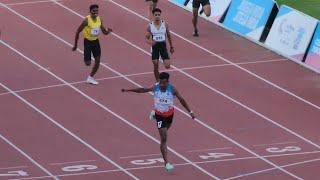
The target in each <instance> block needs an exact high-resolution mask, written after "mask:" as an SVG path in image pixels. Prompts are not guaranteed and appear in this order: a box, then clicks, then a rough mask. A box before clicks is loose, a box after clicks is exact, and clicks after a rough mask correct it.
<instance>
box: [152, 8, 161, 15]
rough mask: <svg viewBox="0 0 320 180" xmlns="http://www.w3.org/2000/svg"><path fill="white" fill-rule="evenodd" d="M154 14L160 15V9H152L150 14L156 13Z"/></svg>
mask: <svg viewBox="0 0 320 180" xmlns="http://www.w3.org/2000/svg"><path fill="white" fill-rule="evenodd" d="M156 12H159V13H161V12H162V11H161V9H159V8H154V9H153V10H152V14H154V13H156Z"/></svg>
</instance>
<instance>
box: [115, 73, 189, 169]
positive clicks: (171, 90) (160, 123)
mask: <svg viewBox="0 0 320 180" xmlns="http://www.w3.org/2000/svg"><path fill="white" fill-rule="evenodd" d="M159 79H160V81H159V82H158V83H156V84H155V85H154V86H153V87H150V88H136V89H122V90H121V91H122V92H136V93H146V92H151V91H153V93H154V116H153V118H154V119H155V120H156V121H157V128H158V130H159V134H160V139H161V143H160V150H161V154H162V157H163V160H164V163H165V169H166V170H167V171H170V170H172V169H173V165H172V164H171V163H169V161H168V157H167V131H168V130H169V128H170V127H171V124H172V120H173V114H174V107H173V100H174V97H177V98H178V99H179V101H180V103H181V105H182V106H183V107H184V108H185V109H186V110H187V111H188V112H189V114H190V116H191V118H192V119H194V118H195V116H194V114H193V112H192V111H191V110H190V108H189V106H188V104H187V102H186V101H185V100H184V98H183V97H182V96H181V95H180V94H179V92H178V90H177V89H176V88H175V87H174V86H173V85H172V84H170V83H169V74H168V73H166V72H162V73H160V75H159Z"/></svg>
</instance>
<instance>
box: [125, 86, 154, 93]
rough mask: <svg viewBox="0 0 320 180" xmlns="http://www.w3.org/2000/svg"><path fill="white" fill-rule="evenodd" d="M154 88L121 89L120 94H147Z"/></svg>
mask: <svg viewBox="0 0 320 180" xmlns="http://www.w3.org/2000/svg"><path fill="white" fill-rule="evenodd" d="M153 89H154V87H150V88H144V87H143V88H134V89H121V91H122V92H135V93H147V92H150V91H153Z"/></svg>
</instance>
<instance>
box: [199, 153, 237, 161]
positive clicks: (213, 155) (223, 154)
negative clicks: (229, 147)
mask: <svg viewBox="0 0 320 180" xmlns="http://www.w3.org/2000/svg"><path fill="white" fill-rule="evenodd" d="M230 156H234V154H232V153H208V155H200V156H199V157H200V158H201V159H205V160H207V159H211V158H213V159H219V158H223V157H230Z"/></svg>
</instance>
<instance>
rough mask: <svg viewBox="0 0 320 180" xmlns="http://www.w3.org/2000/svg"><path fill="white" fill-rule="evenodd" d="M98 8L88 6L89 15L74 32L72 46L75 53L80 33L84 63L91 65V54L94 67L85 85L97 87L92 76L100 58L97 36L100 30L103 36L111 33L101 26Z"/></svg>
mask: <svg viewBox="0 0 320 180" xmlns="http://www.w3.org/2000/svg"><path fill="white" fill-rule="evenodd" d="M98 11H99V6H98V5H97V4H92V5H91V6H90V15H88V16H87V17H86V18H85V19H84V20H83V22H82V23H81V25H80V26H79V27H78V29H77V32H76V37H75V41H74V46H73V48H72V51H75V50H76V49H77V47H78V39H79V34H80V33H81V32H82V33H83V36H84V62H85V64H86V65H87V66H90V65H91V53H92V55H93V57H94V60H95V61H94V62H95V63H94V66H93V68H92V71H91V73H90V75H89V76H88V78H87V83H90V84H94V85H97V84H99V83H98V82H97V81H96V80H95V79H94V78H93V76H94V75H95V74H96V72H97V71H98V69H99V65H100V57H101V48H100V43H99V39H98V35H99V33H100V30H101V31H102V33H103V34H104V35H107V34H109V33H110V32H112V29H110V28H108V30H106V29H105V27H104V26H103V22H102V19H101V18H100V17H99V16H98Z"/></svg>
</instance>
